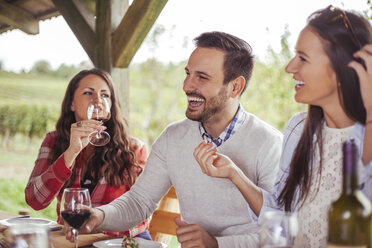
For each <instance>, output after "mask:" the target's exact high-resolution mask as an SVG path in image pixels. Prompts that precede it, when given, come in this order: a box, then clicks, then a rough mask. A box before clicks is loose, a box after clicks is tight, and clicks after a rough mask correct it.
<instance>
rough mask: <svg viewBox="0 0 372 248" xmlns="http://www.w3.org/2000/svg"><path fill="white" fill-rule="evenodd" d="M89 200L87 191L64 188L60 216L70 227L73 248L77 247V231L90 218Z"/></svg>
mask: <svg viewBox="0 0 372 248" xmlns="http://www.w3.org/2000/svg"><path fill="white" fill-rule="evenodd" d="M90 208H91V200H90V195H89V191H88V189H82V188H66V189H64V191H63V195H62V202H61V210H62V211H61V216H62V218H63V220H64V221H66V222H67V223H68V224H69V225H70V226H71V227H72V234H73V235H74V238H75V248H77V247H78V233H79V229H80V228H81V227H82V226H83V225H84V224H85V223H86V222H87V221H88V219H89V217H90V214H91V213H90Z"/></svg>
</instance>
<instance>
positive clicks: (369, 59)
mask: <svg viewBox="0 0 372 248" xmlns="http://www.w3.org/2000/svg"><path fill="white" fill-rule="evenodd" d="M354 57H355V58H360V59H362V60H363V61H364V64H365V65H366V69H364V67H363V66H362V65H361V64H360V63H358V62H356V61H352V62H350V63H349V67H351V68H353V69H354V70H355V71H356V73H357V74H358V77H359V84H360V93H361V95H362V99H363V103H364V107H365V108H366V111H367V118H370V119H367V121H368V120H372V44H368V45H365V46H364V47H363V48H362V49H361V50H359V51H357V52H356V53H354Z"/></svg>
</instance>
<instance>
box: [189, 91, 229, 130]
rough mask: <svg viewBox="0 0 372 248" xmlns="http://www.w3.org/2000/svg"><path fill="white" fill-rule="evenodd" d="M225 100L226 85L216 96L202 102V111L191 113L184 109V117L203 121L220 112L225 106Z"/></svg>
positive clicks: (226, 98)
mask: <svg viewBox="0 0 372 248" xmlns="http://www.w3.org/2000/svg"><path fill="white" fill-rule="evenodd" d="M204 99H205V98H204ZM227 100H228V96H227V85H224V86H223V87H222V88H221V90H220V91H219V92H218V94H217V95H216V96H214V97H212V98H210V99H209V100H206V101H205V102H204V104H205V107H204V110H203V112H202V113H200V114H198V115H192V112H190V113H189V112H188V110H186V117H187V118H188V119H190V120H193V121H199V122H202V123H204V122H206V121H208V120H209V119H211V118H212V117H213V116H215V115H216V114H218V113H219V112H221V111H222V110H223V109H224V108H225V107H226V105H227Z"/></svg>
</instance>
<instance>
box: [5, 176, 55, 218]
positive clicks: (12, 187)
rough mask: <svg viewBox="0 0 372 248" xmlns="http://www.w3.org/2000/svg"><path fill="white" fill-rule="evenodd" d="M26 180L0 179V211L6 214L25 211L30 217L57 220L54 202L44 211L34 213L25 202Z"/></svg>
mask: <svg viewBox="0 0 372 248" xmlns="http://www.w3.org/2000/svg"><path fill="white" fill-rule="evenodd" d="M26 183H27V180H17V179H2V178H0V199H1V201H0V209H1V210H3V211H6V212H10V213H14V214H18V211H20V210H25V209H27V210H28V211H29V212H30V216H31V217H40V218H47V219H50V220H57V213H56V201H53V202H52V203H51V204H50V205H49V206H48V207H47V208H46V209H43V210H40V211H35V210H33V209H32V208H31V207H29V206H28V205H27V203H26V201H25V197H24V189H25V186H26Z"/></svg>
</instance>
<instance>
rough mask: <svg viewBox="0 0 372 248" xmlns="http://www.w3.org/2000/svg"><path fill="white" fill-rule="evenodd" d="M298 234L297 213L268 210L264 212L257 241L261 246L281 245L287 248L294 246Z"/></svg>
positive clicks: (272, 247)
mask: <svg viewBox="0 0 372 248" xmlns="http://www.w3.org/2000/svg"><path fill="white" fill-rule="evenodd" d="M297 234H298V221H297V214H296V213H290V212H281V211H269V212H266V213H265V214H264V217H263V220H262V224H261V228H260V233H259V242H260V247H262V248H268V247H271V248H274V247H282V248H289V247H294V246H295V242H296V246H297V245H298V244H297V243H298V241H296V238H297Z"/></svg>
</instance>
